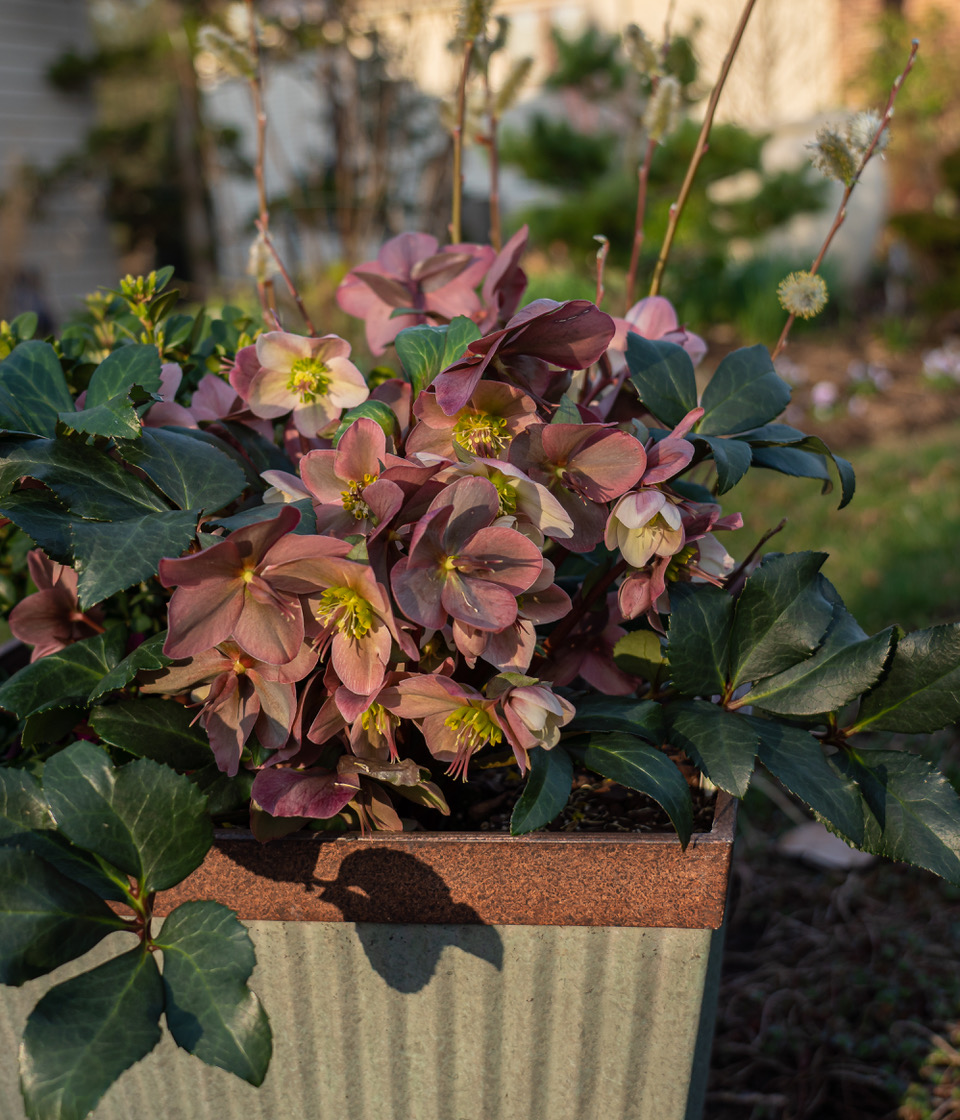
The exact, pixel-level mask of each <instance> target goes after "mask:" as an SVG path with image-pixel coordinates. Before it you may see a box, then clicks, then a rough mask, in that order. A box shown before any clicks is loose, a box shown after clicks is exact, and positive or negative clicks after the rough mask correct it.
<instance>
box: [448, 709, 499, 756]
mask: <svg viewBox="0 0 960 1120" xmlns="http://www.w3.org/2000/svg"><path fill="white" fill-rule="evenodd" d="M443 722H444V726H446V727H449V728H450V730H451V731H455V732H456V733H457V746H458V749H459V750H461V751H462V750H467V751H470V752H471V753H472V752H473V751H478V750H479V749H480V748H481V747H483V746H486V744H487V743H492V744H493V745H494V746H496V745H497V743H499V742H501V741H502V739H503V732H502V731H501V730H500V728H499V727H498V726H497V725H496V724H495V723H494V722H493V719H492V718H491V716H490V713H489V712H488V711H487V709H486V708H481V707H478V706H477V705H476V704H464V705H463V706H462V707H460V708H457V709H456V711H453V712H451V713H450V715H448V716H447V718H446V719H445V720H444V721H443Z"/></svg>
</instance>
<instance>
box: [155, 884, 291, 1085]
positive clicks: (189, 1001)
mask: <svg viewBox="0 0 960 1120" xmlns="http://www.w3.org/2000/svg"><path fill="white" fill-rule="evenodd" d="M156 944H157V946H158V947H159V948H160V949H162V950H163V986H164V990H165V992H166V1006H165V1011H166V1016H167V1026H168V1027H169V1028H170V1033H171V1034H172V1035H173V1037H174V1039H175V1040H176V1043H177V1045H178V1046H180V1047H182V1048H183V1049H184V1050H187V1051H189V1052H190V1053H191V1054H195V1055H196V1056H197V1057H198V1058H199V1059H200V1060H201V1061H203V1062H206V1063H207V1065H211V1066H219V1067H220V1068H221V1069H225V1070H229V1071H230V1073H234V1074H236V1075H237V1077H242V1078H243V1079H244V1081H249V1083H250V1084H251V1085H260V1084H262V1082H263V1079H264V1077H265V1076H266V1073H267V1066H268V1065H269V1064H270V1053H271V1049H272V1039H271V1033H270V1021H269V1020H268V1019H267V1015H266V1012H265V1011H264V1010H263V1006H262V1004H261V1003H260V1000H259V999H258V998H257V996H256V995H255V993H254V992H252V991H251V990H250V989H249V988H248V987H247V984H246V981H247V980H248V979H249V978H250V973H251V972H253V966H254V965H255V964H256V957H255V955H254V950H253V943H252V942H251V940H250V934H249V933H247V931H246V929H245V928H244V926H243V925H242V924H241V923H240V921H238V919H237V916H236V914H234V912H233V911H232V910H229V909H228V908H227V907H226V906H221V905H220V904H219V903H217V902H185V903H183V905H181V906H178V907H177V908H176V910H174V911H173V912H172V913H171V914H169V915H168V917H167V918H166V920H165V921H164V923H163V929H162V930H161V931H160V936H159V937H158V938H156Z"/></svg>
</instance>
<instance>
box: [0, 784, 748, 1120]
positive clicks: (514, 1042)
mask: <svg viewBox="0 0 960 1120" xmlns="http://www.w3.org/2000/svg"><path fill="white" fill-rule="evenodd" d="M734 815H735V802H733V801H732V799H730V798H728V797H726V796H724V795H721V796H720V798H719V799H718V806H717V814H716V820H715V822H714V827H713V831H712V832H711V833H709V834H702V835H697V836H695V837H694V838H693V840H692V841H691V843H690V845H689V846H688V848H687V851H686V852H683V851H682V850H681V848H680V844H679V841H678V840H677V839H676V837H674V836H662V835H654V834H617V835H576V834H543V835H535V836H531V837H525V838H516V839H515V838H510V837H506V836H500V835H494V834H486V833H471V834H420V835H417V834H409V835H402V836H397V835H387V834H380V835H376V836H371V837H364V838H359V837H351V838H341V839H337V840H327V841H320V842H318V841H317V840H316V838H309V837H302V838H301V837H296V838H294V837H291V838H289V839H288V840H286V841H283V842H282V843H274V844H271V845H268V846H267V847H266V848H263V847H261V846H260V845H259V844H257V843H256V842H255V841H252V840H249V839H244V838H238V839H234V838H233V837H232V836H227V837H220V838H218V841H217V844H216V846H215V848H214V849H213V850H212V851H211V852H210V855H209V856H208V858H207V860H206V861H205V863H204V864H203V866H202V867H201V868H199V869H198V870H197V871H196V872H195V873H194V874H193V875H192V876H191V877H190V878H189V879H188V880H187V881H186V882H185V883H184V884H182V886H181V887H179V888H177V889H176V890H175V891H169V892H166V894H165V895H164V896H162V897H161V899H159V900H158V901H162V902H163V903H164V907H163V909H162V910H160V911H159V912H161V913H162V912H166V910H168V909H170V908H171V907H172V906H174V905H176V904H177V903H178V902H180V901H184V900H186V899H188V898H204V897H207V898H215V899H217V900H218V901H220V902H223V903H225V904H226V905H228V906H231V907H233V908H234V909H235V910H236V911H237V912H238V914H239V916H240V917H241V918H243V919H244V920H245V921H246V922H247V924H248V926H249V928H250V931H251V933H252V935H253V938H254V940H255V942H256V946H257V959H258V965H257V969H256V971H255V973H254V975H253V978H252V981H251V983H252V986H253V987H254V988H255V989H256V991H257V992H259V994H260V996H261V998H262V999H263V1001H264V1004H265V1005H266V1008H267V1011H268V1012H269V1014H270V1017H271V1021H272V1023H273V1029H274V1058H273V1062H272V1064H271V1068H270V1072H269V1074H268V1075H267V1079H266V1081H265V1083H264V1085H263V1086H262V1087H261V1088H260V1089H253V1088H252V1087H251V1086H249V1085H246V1084H245V1083H243V1082H240V1081H238V1080H237V1079H235V1078H233V1077H231V1076H230V1075H228V1074H226V1073H224V1072H223V1071H221V1070H216V1069H210V1068H208V1067H206V1066H204V1065H202V1064H201V1063H200V1062H198V1061H197V1060H196V1059H195V1058H193V1057H191V1056H189V1055H187V1054H186V1053H184V1052H182V1051H179V1050H178V1049H177V1048H176V1046H175V1045H174V1044H173V1042H172V1041H171V1040H170V1039H169V1038H166V1039H165V1040H164V1042H163V1043H162V1044H161V1045H160V1046H159V1047H158V1048H157V1050H155V1051H154V1052H153V1053H152V1054H150V1055H149V1056H148V1057H147V1058H146V1059H144V1060H143V1061H142V1062H140V1063H138V1064H137V1065H136V1066H135V1067H133V1069H131V1070H130V1071H128V1072H127V1073H126V1074H125V1075H124V1076H123V1077H122V1078H121V1079H120V1081H119V1082H118V1083H117V1084H116V1085H114V1087H113V1088H112V1089H111V1090H110V1091H109V1093H108V1094H107V1096H106V1097H105V1098H104V1099H103V1101H102V1102H101V1104H100V1106H99V1107H98V1109H97V1110H96V1112H95V1113H94V1114H93V1115H94V1117H95V1118H96V1120H128V1118H129V1117H130V1116H135V1115H140V1116H160V1115H162V1116H163V1118H164V1120H201V1118H202V1120H207V1118H209V1120H214V1118H217V1120H225V1118H227V1117H234V1116H243V1117H244V1120H260V1118H262V1120H302V1118H311V1120H312V1118H314V1117H316V1118H317V1120H374V1118H376V1120H694V1118H695V1117H698V1116H699V1115H700V1112H701V1110H702V1102H703V1092H704V1087H705V1080H706V1072H707V1066H708V1062H709V1052H710V1042H711V1037H712V1026H713V1017H714V1011H715V999H716V985H717V982H718V979H719V966H720V949H721V938H722V930H721V924H722V921H723V910H724V901H725V897H726V889H727V880H728V873H729V865H730V856H731V851H732V844H733V826H734ZM121 939H122V940H121ZM121 944H122V945H123V947H127V945H128V944H129V938H124V937H123V935H113V937H112V938H110V939H108V940H107V941H106V942H104V943H103V945H101V946H99V947H98V949H97V950H96V951H95V952H94V953H92V954H90V955H89V956H88V957H87V958H84V960H83V962H82V964H81V963H80V962H76V963H74V964H73V965H71V966H68V967H67V968H64V969H61V970H60V971H59V972H58V973H57V976H56V979H57V981H58V982H59V981H60V980H61V979H65V978H66V976H67V975H68V974H71V975H72V974H74V973H76V972H79V971H82V970H83V969H84V968H88V967H90V964H91V963H93V959H94V957H97V959H105V958H106V957H108V956H111V955H113V954H114V953H116V952H117V951H118V946H119V945H121ZM49 987H50V981H49V979H47V978H44V979H41V980H36V981H32V982H31V983H29V984H27V985H25V986H24V987H23V988H22V989H9V988H8V989H4V997H3V1009H4V1014H3V1016H2V1018H0V1087H2V1090H3V1095H4V1100H5V1102H6V1107H8V1108H9V1109H10V1113H9V1115H10V1116H11V1118H14V1117H15V1118H17V1120H19V1118H20V1117H21V1116H22V1115H23V1114H22V1110H21V1106H20V1104H19V1101H18V1100H17V1099H16V1097H15V1094H14V1090H13V1087H14V1086H15V1084H16V1050H17V1040H18V1039H19V1034H20V1031H21V1030H22V1027H23V1023H24V1020H25V1019H26V1016H27V1014H28V1013H29V1011H30V1009H31V1008H32V1007H33V1005H34V1003H35V1002H36V1000H37V999H38V998H39V996H40V995H42V994H43V992H44V991H46V990H47V988H49ZM4 1115H6V1114H4Z"/></svg>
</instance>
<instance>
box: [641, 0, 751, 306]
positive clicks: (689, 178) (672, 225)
mask: <svg viewBox="0 0 960 1120" xmlns="http://www.w3.org/2000/svg"><path fill="white" fill-rule="evenodd" d="M756 2H757V0H747V2H746V4H745V5H744V7H743V12H742V13H741V15H740V22H739V23H738V24H737V29H736V31H734V33H733V39H732V41H731V43H730V49H729V50H728V51H727V56H726V58H725V59H724V60H723V66H721V68H720V77H719V78H717V84H716V85H715V86H714V87H713V91H712V92H711V94H710V100H709V101H708V102H707V112H706V116H705V117H704V118H703V126H702V127H701V129H700V135H699V136H698V137H697V145H696V147H695V148H694V149H693V156H692V157H691V159H690V166H689V167H688V168H687V174H686V176H685V178H684V180H683V185H682V186H681V187H680V193H679V194H678V195H677V201H676V202H675V203H674V204H673V205H672V206H671V207H670V218H669V220H668V222H667V232H666V234H665V235H664V238H663V245H662V246H661V247H660V256H659V257H658V258H657V267H656V268H655V269H654V273H653V280H652V282H651V284H650V295H652V296H655V295H656V294H657V293H658V292H659V291H660V281H661V279H662V278H663V270H664V269H665V268H666V267H667V259H668V258H669V256H670V249H671V247H672V245H673V238H674V235H675V234H676V232H677V224H678V223H679V221H680V215H681V214H682V213H683V208H684V206H685V205H686V203H687V199H688V198H689V196H690V191H691V188H692V187H693V180H694V177H695V175H696V174H697V168H698V167H699V166H700V161H701V160H702V159H703V156H704V153H705V152H706V150H707V140H708V139H709V137H710V129H711V128H712V127H713V117H714V114H715V113H716V111H717V102H718V101H719V100H720V94H721V93H722V92H723V87H724V85H725V84H726V81H727V75H728V74H729V73H730V67H731V66H732V64H733V60H734V57H735V56H736V53H737V50H738V49H739V47H740V40H741V39H742V38H743V33H744V31H745V30H746V27H747V22H748V21H749V19H750V15H751V13H752V12H753V9H754V5H755V4H756Z"/></svg>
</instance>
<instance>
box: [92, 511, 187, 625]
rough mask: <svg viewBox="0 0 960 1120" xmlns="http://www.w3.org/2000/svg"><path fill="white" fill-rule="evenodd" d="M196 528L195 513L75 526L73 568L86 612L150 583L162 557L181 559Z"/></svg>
mask: <svg viewBox="0 0 960 1120" xmlns="http://www.w3.org/2000/svg"><path fill="white" fill-rule="evenodd" d="M196 528H197V512H196V510H189V509H186V510H180V509H165V510H164V511H163V512H162V513H147V514H144V515H143V516H141V517H134V518H129V519H126V520H119V521H75V522H74V523H73V553H74V556H75V558H76V559H75V563H74V567H75V568H76V569H77V574H78V575H79V577H80V579H79V581H78V584H77V590H78V597H79V600H80V607H81V609H82V610H87V609H88V608H89V607H92V606H93V605H94V604H95V603H100V602H102V601H103V600H104V599H106V598H108V597H109V596H110V595H113V594H114V593H115V592H117V591H123V590H125V589H126V588H128V587H130V586H132V585H133V584H135V583H140V582H141V580H146V579H150V578H151V576H154V575H155V574H156V572H157V567H158V566H159V564H160V561H161V559H163V557H164V556H179V555H180V553H181V552H183V551H184V549H186V548H188V547H189V545H190V543H191V541H192V540H193V538H194V535H195V533H196Z"/></svg>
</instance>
